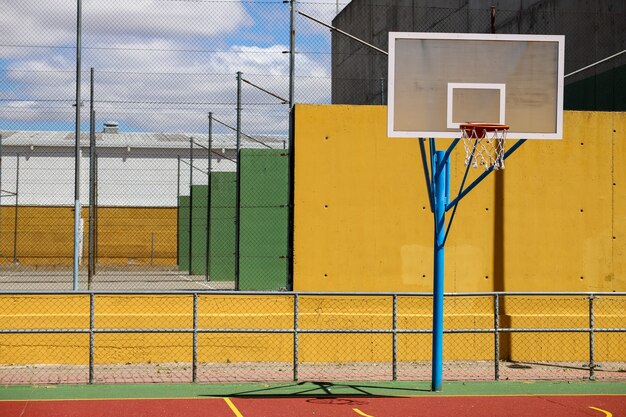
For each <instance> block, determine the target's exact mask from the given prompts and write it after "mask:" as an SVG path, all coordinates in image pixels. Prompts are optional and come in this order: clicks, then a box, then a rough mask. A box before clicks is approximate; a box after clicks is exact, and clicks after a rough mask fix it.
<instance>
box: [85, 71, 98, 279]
mask: <svg viewBox="0 0 626 417" xmlns="http://www.w3.org/2000/svg"><path fill="white" fill-rule="evenodd" d="M89 81H90V84H89V85H90V88H89V114H90V117H89V237H88V251H89V260H88V265H87V289H91V281H92V279H93V276H94V273H95V239H94V235H95V233H94V230H95V217H96V216H95V213H96V206H95V201H96V186H95V182H96V161H95V158H96V111H95V110H94V70H93V68H91V71H90V74H89Z"/></svg>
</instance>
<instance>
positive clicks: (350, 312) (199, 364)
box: [0, 291, 626, 384]
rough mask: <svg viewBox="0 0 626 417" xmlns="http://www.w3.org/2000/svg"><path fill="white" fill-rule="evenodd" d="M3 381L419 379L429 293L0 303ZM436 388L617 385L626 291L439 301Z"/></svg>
mask: <svg viewBox="0 0 626 417" xmlns="http://www.w3.org/2000/svg"><path fill="white" fill-rule="evenodd" d="M1 302H2V304H3V306H5V308H4V309H3V310H4V314H3V315H1V316H0V320H1V323H2V324H1V329H0V346H1V347H2V355H1V358H2V359H1V361H2V364H0V383H2V384H32V383H88V382H97V383H118V382H189V381H197V382H225V381H311V380H313V381H322V380H323V381H345V380H377V381H382V380H429V378H430V376H431V366H432V365H431V346H432V335H431V324H432V323H431V320H432V317H431V309H432V295H431V294H426V293H424V294H421V293H420V294H389V293H359V294H356V293H355V294H350V293H315V294H311V293H306V294H305V293H289V292H284V293H267V292H256V293H254V292H225V291H223V292H212V293H207V292H176V293H157V294H155V293H151V294H147V293H137V292H135V293H104V292H80V293H10V294H8V293H7V294H2V296H1ZM445 311H446V317H445V335H444V364H443V365H444V368H443V369H444V379H445V380H494V379H495V380H572V381H574V380H613V381H624V380H626V351H625V350H624V349H625V348H624V346H626V343H625V341H626V321H625V320H626V314H625V313H626V293H597V294H590V293H545V294H524V293H511V294H507V293H481V294H447V295H446V299H445Z"/></svg>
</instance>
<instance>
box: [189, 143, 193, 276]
mask: <svg viewBox="0 0 626 417" xmlns="http://www.w3.org/2000/svg"><path fill="white" fill-rule="evenodd" d="M192 265H193V137H190V138H189V275H193V268H192Z"/></svg>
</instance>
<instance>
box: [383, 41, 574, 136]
mask: <svg viewBox="0 0 626 417" xmlns="http://www.w3.org/2000/svg"><path fill="white" fill-rule="evenodd" d="M564 49H565V37H564V36H560V35H494V34H468V33H430V32H429V33H419V32H391V33H389V72H388V74H389V89H388V91H389V101H388V136H389V137H423V138H430V137H435V138H456V137H459V136H460V131H459V124H461V123H467V122H473V123H497V124H507V125H509V126H510V130H509V133H508V135H507V137H508V138H509V139H512V138H516V139H561V138H562V136H563V74H564V68H563V66H564Z"/></svg>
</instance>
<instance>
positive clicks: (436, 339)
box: [432, 151, 450, 391]
mask: <svg viewBox="0 0 626 417" xmlns="http://www.w3.org/2000/svg"><path fill="white" fill-rule="evenodd" d="M432 166H433V190H434V199H433V200H434V206H435V207H434V212H435V213H434V214H435V253H434V274H433V275H434V280H433V352H432V366H433V369H432V390H433V391H441V382H442V375H443V276H444V244H445V236H446V205H447V204H448V200H449V198H450V197H449V196H450V192H449V189H450V188H449V184H450V181H449V175H450V160H449V158H448V156H446V152H445V151H437V152H435V155H434V158H433V164H432Z"/></svg>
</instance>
